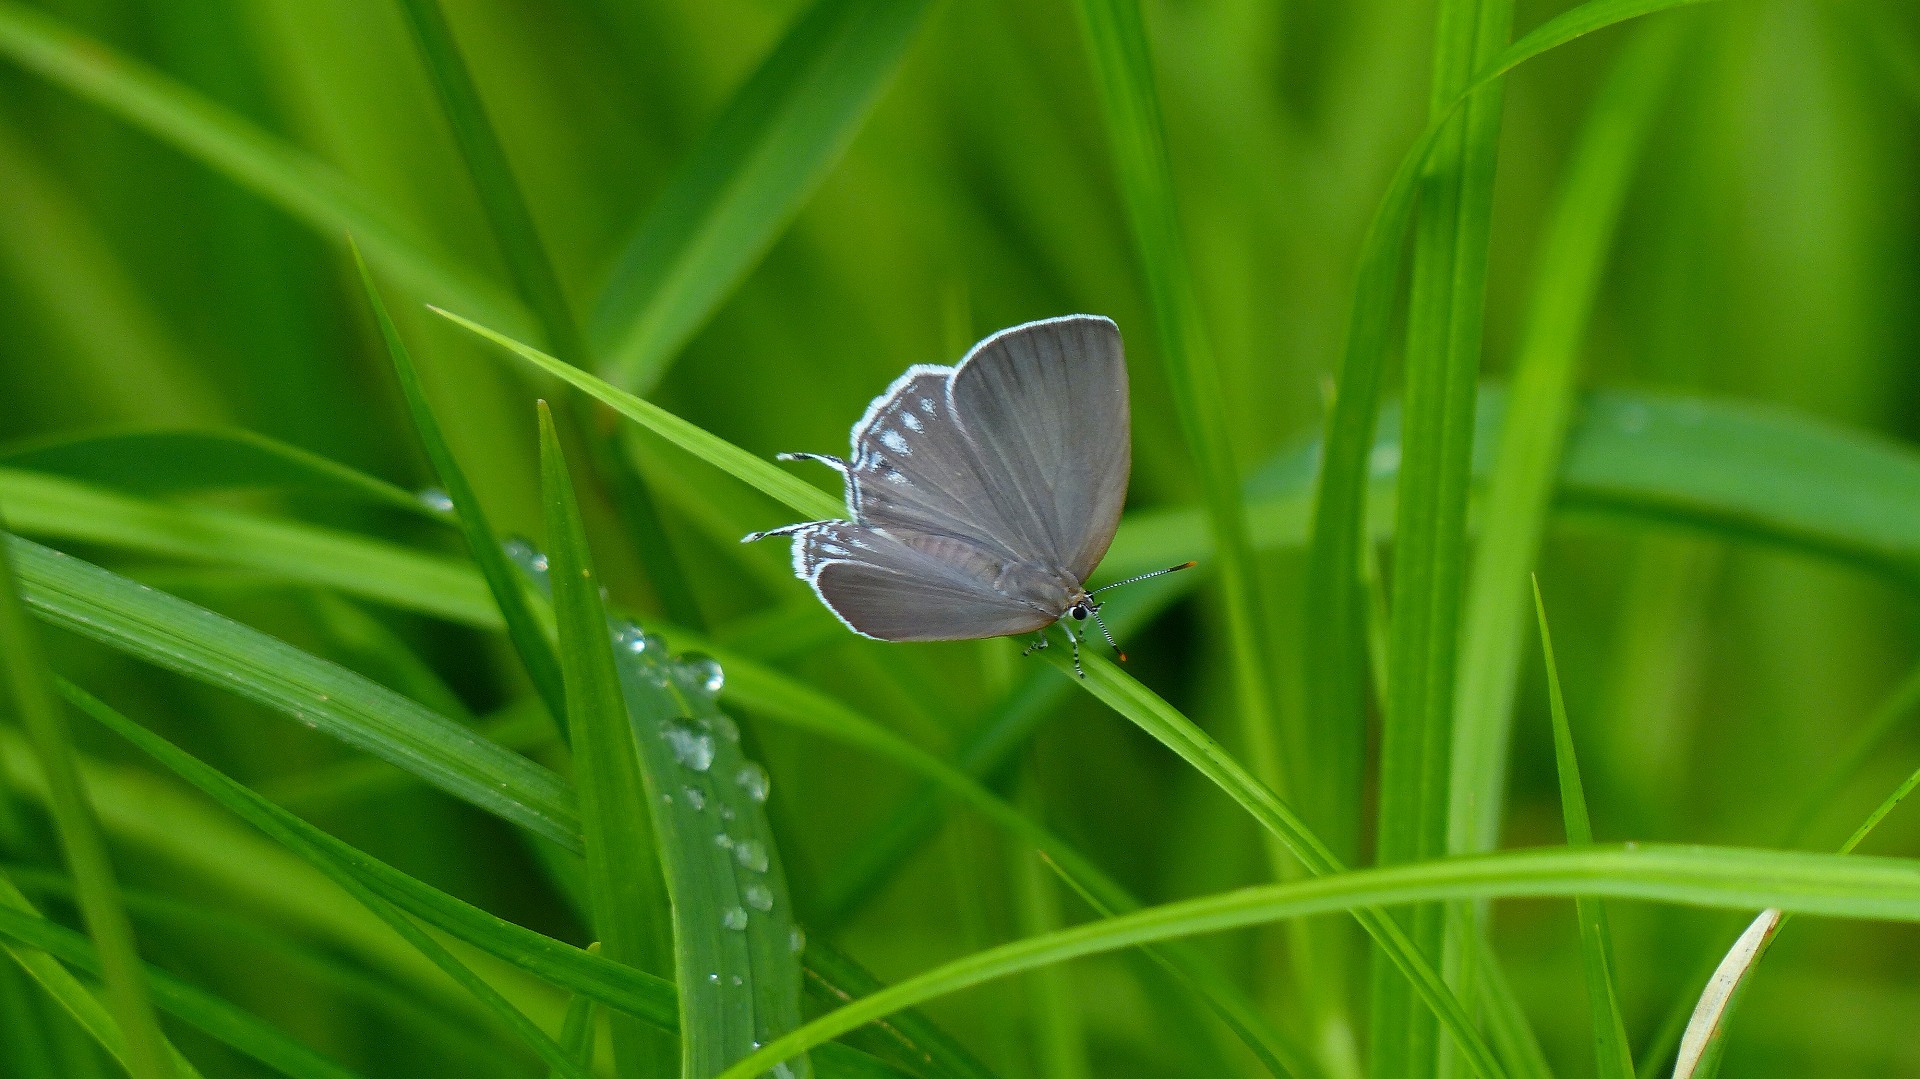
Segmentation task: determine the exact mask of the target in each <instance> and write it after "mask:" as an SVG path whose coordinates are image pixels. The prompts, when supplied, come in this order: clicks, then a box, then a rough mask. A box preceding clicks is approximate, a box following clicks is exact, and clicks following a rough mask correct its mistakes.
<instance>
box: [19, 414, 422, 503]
mask: <svg viewBox="0 0 1920 1079" xmlns="http://www.w3.org/2000/svg"><path fill="white" fill-rule="evenodd" d="M0 464H5V465H7V466H8V467H10V468H18V469H27V470H31V471H34V472H45V473H52V474H54V475H60V476H66V477H69V478H71V479H76V480H80V481H82V482H85V483H93V484H98V485H100V486H102V487H111V488H114V489H115V490H119V491H126V492H128V493H131V494H139V495H178V494H197V493H200V492H204V491H227V490H247V489H284V490H298V491H310V492H313V493H316V494H330V495H339V496H342V497H347V498H354V499H358V500H361V501H364V502H368V503H371V504H374V505H383V506H388V507H391V508H393V509H401V510H406V511H408V512H409V513H418V514H421V515H423V516H432V517H437V516H438V515H437V514H436V513H435V512H434V511H433V510H432V509H431V508H430V507H428V506H427V505H426V503H424V502H423V501H422V500H421V499H420V497H419V496H417V495H415V494H413V493H412V492H410V491H407V490H404V489H402V488H400V487H398V486H395V485H394V484H391V483H388V482H387V481H385V480H382V479H378V478H376V477H373V476H369V475H367V474H366V473H364V472H361V471H359V470H357V469H352V468H348V467H347V466H346V465H343V464H340V463H339V462H337V461H331V460H328V459H327V458H325V457H322V456H320V455H319V454H316V453H309V452H308V451H306V450H303V449H301V448H300V447H298V446H292V445H289V444H287V443H285V442H281V441H280V440H278V439H274V438H268V437H267V436H265V435H260V434H255V433H254V432H252V431H245V430H240V429H237V428H236V429H231V430H218V429H216V430H207V429H194V430H166V429H152V428H130V429H124V430H105V431H94V432H90V433H86V434H80V435H69V434H61V435H55V436H53V437H50V438H44V439H36V440H34V441H31V442H26V443H16V444H14V445H12V446H8V447H6V448H5V449H0Z"/></svg>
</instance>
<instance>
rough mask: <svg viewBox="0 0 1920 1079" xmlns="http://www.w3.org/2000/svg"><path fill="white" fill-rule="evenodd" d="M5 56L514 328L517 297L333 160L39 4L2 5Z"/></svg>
mask: <svg viewBox="0 0 1920 1079" xmlns="http://www.w3.org/2000/svg"><path fill="white" fill-rule="evenodd" d="M0 54H4V55H6V56H7V57H8V58H10V59H12V60H13V61H14V62H15V63H17V64H19V65H21V66H22V67H24V68H26V69H27V70H29V71H32V72H33V73H34V74H36V75H39V76H41V77H42V78H45V79H47V80H49V81H51V82H54V83H56V84H58V85H60V86H62V87H65V88H66V89H67V90H68V91H70V92H72V93H74V94H76V95H78V96H80V97H82V98H85V99H87V100H89V101H91V102H93V103H94V104H95V105H98V106H99V107H101V108H102V109H105V110H106V111H108V112H109V113H112V114H113V115H115V116H117V117H119V118H120V119H122V120H124V121H125V122H127V123H129V124H132V125H133V126H135V127H137V128H140V129H141V130H143V131H145V132H147V133H148V134H150V135H152V136H154V137H155V138H158V139H160V140H161V141H162V142H166V143H168V144H170V145H172V146H174V147H176V148H177V149H179V150H180V151H181V152H182V153H185V154H187V155H189V156H191V157H194V158H197V159H199V160H200V161H201V162H203V163H204V164H206V165H207V167H209V168H211V169H213V170H214V171H216V172H218V173H221V174H222V175H224V176H226V177H227V178H228V179H230V180H232V181H233V182H235V183H237V184H239V185H240V186H242V187H244V188H246V189H248V190H250V191H253V192H254V193H255V194H257V195H259V196H260V197H261V198H263V199H265V200H266V201H268V202H270V203H272V204H274V205H276V206H279V207H280V208H281V209H282V210H284V211H286V212H287V213H288V214H290V215H292V216H293V217H294V218H296V219H298V220H299V221H301V222H302V223H303V224H305V225H307V226H308V227H309V228H311V229H313V230H314V232H315V234H317V235H319V236H321V237H323V238H325V239H326V240H328V241H329V242H333V243H338V242H340V241H341V240H342V239H344V238H345V237H346V236H348V235H352V236H354V237H356V238H357V239H358V240H359V242H360V244H361V245H362V246H363V247H364V248H366V251H367V254H368V257H369V258H370V259H371V260H372V261H373V262H374V264H375V265H377V266H379V267H380V268H381V269H383V270H385V271H387V272H388V273H391V274H393V275H394V277H395V278H397V279H398V280H400V281H402V282H404V283H405V285H406V287H407V288H408V289H410V290H412V291H413V292H415V293H417V294H419V295H421V296H425V297H428V298H430V299H433V300H437V301H439V302H442V303H450V304H455V305H457V306H459V307H462V308H464V309H466V310H469V311H475V312H479V313H481V314H482V315H483V317H486V318H488V319H489V320H491V321H494V322H496V323H499V324H502V325H511V326H515V327H516V328H517V327H519V326H520V325H522V322H521V320H522V318H523V315H522V314H521V312H520V310H519V308H518V307H517V305H516V304H515V303H514V302H513V300H512V299H511V298H510V297H507V296H505V295H503V294H501V293H500V292H499V291H498V290H497V289H496V288H494V287H493V286H492V285H490V284H488V283H487V282H485V281H484V280H483V279H481V278H479V277H477V276H476V275H474V274H473V273H472V272H471V271H470V270H469V269H468V268H466V267H463V266H459V265H457V264H455V263H453V262H452V261H450V260H449V259H448V258H447V257H446V256H445V255H443V254H441V253H440V252H438V251H435V250H433V249H432V247H431V246H429V245H428V244H427V243H425V242H424V241H422V240H421V239H420V238H418V237H415V236H411V235H409V234H408V232H407V230H406V228H405V227H404V226H402V225H400V224H398V223H396V222H395V221H394V220H393V219H392V218H391V217H390V216H389V214H388V213H387V212H386V211H384V210H382V209H381V208H379V207H377V206H375V205H373V204H372V202H371V200H370V199H369V198H368V196H367V195H366V193H365V192H363V191H361V190H359V189H358V188H356V187H355V186H354V185H353V184H352V182H351V181H349V180H348V179H347V178H346V177H345V176H343V175H341V174H340V173H339V172H338V171H337V170H335V169H334V168H333V167H332V166H331V165H328V164H326V163H325V162H322V161H319V160H317V159H315V158H313V157H310V156H308V155H307V154H306V153H305V152H304V151H302V150H299V149H298V148H296V147H293V146H290V145H288V144H286V143H284V142H282V141H280V140H279V139H276V138H274V137H273V136H271V135H269V134H267V133H266V132H264V131H262V130H260V129H259V128H257V127H255V126H254V125H253V124H251V123H249V122H247V121H246V120H244V119H242V118H241V117H239V116H236V115H235V114H233V113H231V112H229V111H227V110H226V109H224V108H221V107H220V106H219V105H217V104H215V103H213V102H212V101H209V100H208V99H206V98H204V97H202V96H200V95H199V94H197V93H195V92H194V91H192V90H190V89H188V88H187V87H185V86H183V85H181V84H180V83H178V82H175V81H173V80H172V79H169V78H168V77H167V76H165V75H163V74H161V73H160V72H157V71H155V70H153V69H151V68H149V67H147V66H146V65H144V64H140V63H137V62H135V61H133V60H131V59H129V58H127V57H124V56H121V55H119V54H118V53H116V52H114V51H113V50H112V49H109V48H108V47H107V46H105V45H103V44H101V43H100V42H99V41H96V40H94V39H92V38H88V37H85V36H83V35H81V34H79V33H77V32H75V31H74V30H73V29H72V28H70V27H68V26H66V25H65V24H63V23H61V22H59V21H57V20H55V19H52V18H49V17H48V16H46V15H44V14H41V13H40V12H38V11H35V10H33V9H31V8H28V7H25V6H23V5H20V4H15V3H11V2H5V3H0Z"/></svg>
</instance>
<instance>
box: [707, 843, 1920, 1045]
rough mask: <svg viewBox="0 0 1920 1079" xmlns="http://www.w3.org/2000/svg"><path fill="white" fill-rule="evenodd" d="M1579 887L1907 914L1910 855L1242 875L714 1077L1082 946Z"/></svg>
mask: <svg viewBox="0 0 1920 1079" xmlns="http://www.w3.org/2000/svg"><path fill="white" fill-rule="evenodd" d="M1579 895H1601V896H1609V897H1614V898H1621V899H1636V900H1645V901H1651V902H1661V903H1678V904H1685V905H1690V906H1706V907H1719V908H1728V909H1740V908H1746V909H1753V908H1755V907H1770V906H1777V907H1780V908H1782V909H1785V910H1792V911H1796V912H1800V913H1807V914H1820V915H1825V916H1828V917H1836V918H1867V919H1885V920H1892V921H1901V922H1914V921H1920V864H1916V863H1915V862H1914V861H1913V860H1912V859H1907V858H1863V857H1857V856H1854V857H1848V856H1841V855H1834V854H1802V853H1796V852H1788V851H1771V850H1751V849H1745V848H1738V847H1706V846H1672V845H1667V844H1659V843H1652V844H1641V845H1638V846H1636V847H1633V848H1626V847H1588V848H1585V849H1572V848H1564V847H1561V848H1544V849H1540V850H1531V851H1516V852H1509V853H1502V854H1490V855H1474V856H1467V857H1460V858H1447V859H1441V860H1438V861H1432V862H1415V863H1409V864H1404V865H1397V866H1388V867H1382V868H1378V869H1363V870H1356V871H1352V872H1346V873H1339V874H1335V875H1330V876H1325V877H1320V878H1318V879H1314V880H1306V881H1296V882H1292V883H1287V884H1269V885H1262V886H1259V887H1253V888H1242V889H1239V890H1237V891H1231V892H1223V893H1219V894H1217V895H1211V896H1205V897H1202V898H1199V899H1191V900H1186V901H1183V902H1179V903H1169V904H1166V905H1164V906H1159V907H1152V908H1149V909H1147V910H1143V911H1140V912H1138V913H1135V914H1128V915H1122V916H1120V917H1117V918H1109V919H1106V920H1103V921H1098V922H1092V923H1088V924H1085V925H1079V926H1074V927H1073V928H1071V929H1065V930H1062V931H1060V932H1058V933H1049V934H1047V935H1045V936H1042V937H1035V938H1029V939H1026V940H1018V941H1014V942H1012V943H1010V944H1005V945H1001V946H999V947H996V948H991V949H988V950H986V951H983V952H976V953H974V954H972V955H969V956H965V957H962V958H960V959H957V960H955V961H953V962H951V963H948V964H946V965H944V966H941V967H937V968H935V969H933V970H931V971H927V972H926V973H923V974H919V975H916V976H914V977H912V978H908V979H906V980H904V981H901V982H898V983H896V984H895V985H893V986H891V987H889V988H887V989H885V990H883V991H881V992H880V993H877V994H875V995H873V996H871V997H867V998H864V999H861V1000H858V1001H855V1002H853V1003H851V1004H848V1005H847V1006H845V1007H843V1008H840V1009H839V1010H837V1011H834V1012H830V1013H828V1014H827V1015H825V1016H822V1017H821V1018H819V1019H816V1020H814V1021H813V1022H811V1023H808V1024H807V1025H806V1026H805V1027H802V1028H801V1029H800V1030H797V1031H795V1032H794V1033H793V1034H791V1035H788V1036H787V1037H785V1038H782V1039H780V1040H779V1041H776V1042H772V1043H769V1044H768V1045H767V1046H766V1047H765V1048H763V1049H761V1050H760V1051H759V1052H757V1053H755V1054H754V1055H753V1056H751V1057H749V1058H747V1059H746V1060H743V1061H741V1062H740V1063H739V1064H736V1065H734V1066H733V1067H732V1068H730V1069H728V1070H727V1071H726V1072H725V1073H723V1074H722V1075H721V1076H720V1077H719V1079H748V1077H750V1076H756V1075H758V1074H759V1073H760V1072H761V1071H762V1070H764V1069H766V1068H770V1067H772V1066H773V1064H774V1063H776V1062H777V1061H779V1060H781V1059H783V1058H784V1057H786V1056H787V1055H789V1054H792V1053H795V1052H798V1051H800V1050H802V1049H805V1048H808V1047H810V1046H812V1045H816V1044H818V1043H819V1042H820V1041H822V1040H824V1039H826V1038H830V1037H834V1036H836V1035H838V1034H841V1033H844V1032H846V1031H847V1030H850V1029H853V1028H854V1027H856V1026H858V1025H860V1024H862V1023H867V1022H871V1021H872V1020H874V1019H877V1018H880V1017H881V1016H884V1015H886V1014H888V1013H889V1012H891V1011H894V1010H896V1009H899V1008H903V1007H908V1006H911V1005H916V1004H921V1003H924V1002H926V1001H928V1000H933V999H936V998H938V997H941V996H945V995H947V994H949V993H953V992H956V991H958V990H961V989H966V988H969V987H971V986H975V985H979V984H982V983H983V982H986V981H990V980H992V979H995V978H1002V977H1006V976H1008V975H1011V974H1018V973H1021V972H1023V971H1027V970H1032V969H1034V968H1035V967H1039V966H1044V965H1047V964H1050V963H1058V962H1063V961H1065V960H1068V959H1075V958H1079V957H1082V956H1088V955H1096V954H1102V953H1106V952H1111V951H1116V950H1118V949H1121V948H1127V947H1136V946H1139V945H1142V944H1147V943H1154V942H1157V941H1161V940H1170V939H1174V938H1176V937H1182V936H1191V935H1195V934H1200V933H1213V932H1219V931H1221V930H1226V929H1238V928H1244V927H1246V926H1249V925H1259V924H1263V923H1266V922H1270V921H1275V920H1279V919H1285V918H1301V917H1309V916H1312V915H1316V914H1326V913H1331V912H1334V911H1342V910H1345V911H1354V912H1359V911H1363V910H1369V909H1378V908H1382V907H1387V906H1393V905H1399V904H1407V903H1424V902H1438V901H1443V900H1449V899H1478V898H1508V897H1512V898H1519V897H1534V898H1545V897H1569V896H1579ZM1389 924H1391V923H1389Z"/></svg>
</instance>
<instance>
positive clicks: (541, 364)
mask: <svg viewBox="0 0 1920 1079" xmlns="http://www.w3.org/2000/svg"><path fill="white" fill-rule="evenodd" d="M433 310H434V311H435V312H436V313H437V314H439V315H441V316H443V317H445V318H446V319H448V320H449V321H451V322H453V323H454V324H455V325H457V326H460V327H462V328H464V329H466V330H468V331H470V332H471V333H473V334H475V335H476V336H478V337H480V338H482V339H484V340H487V341H490V342H492V343H493V344H495V345H498V346H499V347H500V348H501V349H503V350H505V351H506V352H508V353H510V354H512V355H515V356H518V357H520V358H521V359H523V360H526V361H527V362H528V363H531V364H533V365H534V366H535V367H538V368H540V369H541V370H543V371H545V372H547V373H548V374H550V375H554V376H556V377H558V378H559V379H560V380H561V381H563V382H567V383H570V384H572V385H573V386H575V387H576V388H578V389H581V390H584V391H586V393H587V394H588V395H589V396H591V397H593V398H595V399H596V400H598V401H600V402H601V403H603V404H605V405H607V406H608V407H609V408H612V409H613V410H614V411H615V412H618V413H620V414H621V415H622V416H625V417H627V418H628V419H630V420H632V421H634V422H635V423H637V424H639V425H640V426H641V427H643V428H645V429H646V430H647V431H649V432H651V433H652V434H654V435H655V436H657V437H659V438H660V439H662V440H663V441H665V442H667V443H669V444H671V445H674V446H678V447H679V448H680V449H683V450H685V451H686V452H688V453H690V454H692V455H694V456H695V457H698V458H700V459H701V460H703V461H705V462H707V463H708V464H710V465H713V466H714V467H715V468H718V469H720V470H721V471H723V472H726V473H728V474H730V475H732V476H733V477H734V478H735V479H738V480H740V481H741V482H743V483H745V484H747V485H748V486H750V487H754V488H757V489H758V490H760V491H761V492H762V493H764V494H766V495H767V497H769V498H772V499H773V500H774V501H776V502H780V503H782V504H784V505H786V506H788V507H790V508H792V509H794V510H796V511H798V512H799V513H802V514H805V515H808V516H810V517H813V518H819V519H826V518H831V517H839V516H841V515H842V514H844V513H845V512H846V507H845V506H844V505H842V504H841V503H840V502H838V501H836V500H835V499H834V498H833V497H832V496H831V495H828V494H827V493H825V492H824V491H822V490H820V489H819V488H818V487H814V486H811V485H809V484H807V483H806V482H804V481H802V480H798V479H795V478H794V477H793V476H791V475H789V474H787V473H785V472H782V471H781V470H780V469H779V468H778V467H776V466H775V465H774V464H773V463H772V462H770V461H766V460H762V459H761V458H759V457H755V456H754V455H753V454H750V453H748V452H747V451H745V450H743V449H741V448H740V447H738V446H735V445H734V444H733V443H731V442H728V441H726V440H725V439H722V438H719V437H716V436H714V435H712V434H709V433H708V432H706V431H703V430H701V429H700V428H698V427H696V426H694V425H693V424H691V423H688V422H687V421H686V420H683V419H681V418H680V417H678V416H675V415H674V414H673V413H671V412H668V411H667V410H666V409H664V408H661V407H660V406H659V405H656V404H653V403H652V402H649V401H643V400H641V399H640V398H638V397H635V396H634V395H632V394H630V393H627V392H626V391H625V390H622V389H620V388H619V387H617V386H615V385H613V384H612V383H610V382H607V381H606V380H604V379H601V378H598V377H596V376H594V375H591V374H588V373H587V372H585V371H582V370H579V369H578V368H575V367H572V366H570V365H568V364H565V363H562V362H560V361H559V360H557V359H555V358H553V357H552V356H549V355H547V354H546V353H544V352H541V351H540V350H539V349H536V348H532V347H530V346H528V345H524V344H521V343H520V342H518V341H515V340H513V339H512V338H510V337H508V336H506V335H505V334H502V333H499V332H497V331H495V330H490V329H488V328H487V327H485V326H482V325H480V324H479V323H477V322H473V321H470V320H468V319H465V318H462V317H460V316H459V315H456V314H453V313H452V312H450V311H442V310H440V309H439V308H437V307H436V308H434V309H433Z"/></svg>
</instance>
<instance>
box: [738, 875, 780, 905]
mask: <svg viewBox="0 0 1920 1079" xmlns="http://www.w3.org/2000/svg"><path fill="white" fill-rule="evenodd" d="M740 897H741V898H742V899H745V900H746V901H747V906H749V907H752V908H753V909H754V910H772V909H773V891H772V889H770V888H768V887H767V886H766V885H764V884H762V883H760V882H759V881H757V880H756V881H754V882H753V883H752V884H749V885H747V886H746V887H745V888H742V889H740Z"/></svg>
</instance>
